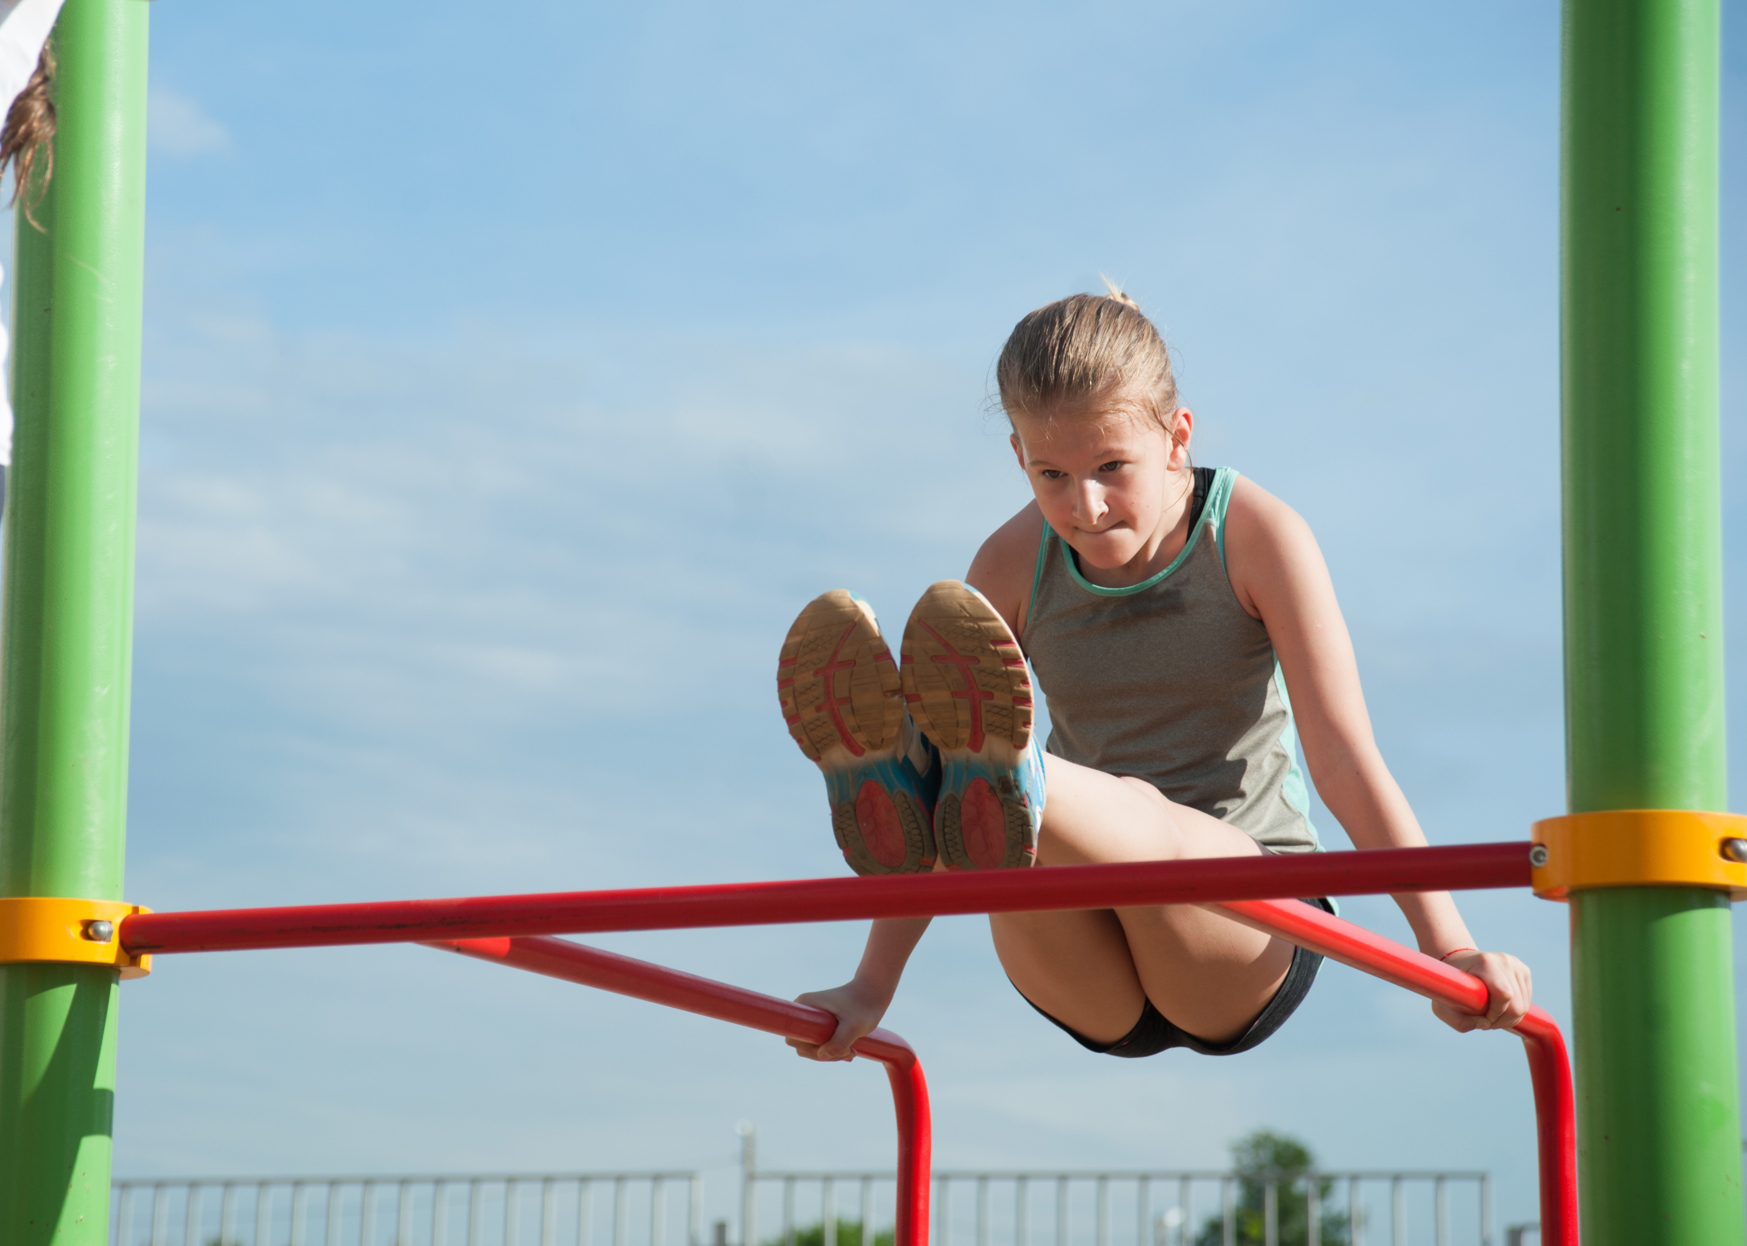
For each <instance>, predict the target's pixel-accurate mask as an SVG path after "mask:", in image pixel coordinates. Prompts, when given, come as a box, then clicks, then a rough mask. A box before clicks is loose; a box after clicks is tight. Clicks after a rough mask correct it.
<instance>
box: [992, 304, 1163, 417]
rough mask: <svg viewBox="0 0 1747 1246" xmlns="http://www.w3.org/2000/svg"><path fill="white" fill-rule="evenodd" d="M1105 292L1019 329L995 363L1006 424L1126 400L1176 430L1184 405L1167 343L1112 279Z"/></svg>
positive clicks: (1046, 309) (1045, 312)
mask: <svg viewBox="0 0 1747 1246" xmlns="http://www.w3.org/2000/svg"><path fill="white" fill-rule="evenodd" d="M1104 287H1105V289H1107V290H1108V291H1109V293H1108V294H1074V295H1070V296H1069V297H1067V298H1065V299H1058V300H1057V301H1055V302H1054V303H1048V304H1046V305H1044V306H1043V307H1040V308H1038V309H1037V310H1036V311H1034V312H1032V313H1031V314H1030V315H1028V316H1026V317H1025V319H1023V320H1021V321H1020V322H1019V323H1018V324H1017V325H1015V326H1014V328H1013V332H1012V334H1011V335H1010V336H1009V337H1008V338H1007V345H1006V346H1004V347H1002V348H1001V358H1000V361H999V362H997V363H996V364H995V384H996V386H997V388H998V389H999V390H1000V395H1001V407H1002V409H1003V410H1005V411H1006V412H1007V415H1008V418H1009V419H1011V418H1013V417H1014V416H1018V415H1027V416H1041V415H1047V414H1052V413H1054V412H1057V411H1061V410H1064V409H1067V410H1073V409H1076V408H1083V407H1085V406H1086V405H1088V404H1092V403H1101V402H1108V401H1122V402H1127V403H1134V404H1137V405H1139V406H1140V407H1141V409H1142V412H1143V413H1144V414H1146V415H1148V416H1150V417H1151V418H1152V419H1153V421H1154V422H1156V423H1157V424H1158V425H1159V427H1160V428H1162V429H1164V430H1165V432H1166V433H1172V432H1173V425H1174V423H1175V421H1174V420H1173V419H1172V418H1171V417H1172V416H1173V415H1174V414H1175V413H1176V410H1177V408H1178V406H1180V405H1181V404H1180V403H1179V402H1178V401H1177V379H1176V377H1175V376H1174V375H1172V372H1171V352H1170V351H1169V350H1168V349H1167V348H1166V346H1165V339H1164V338H1162V337H1160V336H1159V331H1158V330H1157V329H1156V328H1154V327H1153V322H1152V321H1150V320H1148V319H1147V318H1146V314H1145V313H1144V312H1142V311H1141V310H1140V304H1138V303H1136V302H1135V301H1134V300H1133V299H1132V298H1130V297H1129V296H1128V295H1126V294H1124V293H1123V292H1122V291H1121V290H1120V289H1119V288H1117V287H1116V286H1114V285H1112V284H1111V282H1110V280H1109V279H1108V278H1105V280H1104Z"/></svg>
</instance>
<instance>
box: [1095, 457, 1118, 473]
mask: <svg viewBox="0 0 1747 1246" xmlns="http://www.w3.org/2000/svg"><path fill="white" fill-rule="evenodd" d="M1122 467H1123V462H1122V460H1121V459H1111V460H1110V461H1109V462H1108V463H1101V464H1099V465H1098V470H1099V471H1101V472H1116V471H1121V470H1122Z"/></svg>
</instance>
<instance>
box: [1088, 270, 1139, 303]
mask: <svg viewBox="0 0 1747 1246" xmlns="http://www.w3.org/2000/svg"><path fill="white" fill-rule="evenodd" d="M1098 280H1099V281H1102V282H1103V283H1104V288H1105V289H1106V290H1108V291H1109V292H1110V293H1109V297H1110V298H1113V299H1115V300H1116V301H1117V302H1118V303H1121V304H1123V305H1124V306H1127V307H1132V308H1134V310H1135V311H1139V310H1140V304H1139V303H1137V302H1135V301H1134V299H1133V298H1131V297H1130V296H1129V295H1127V294H1124V293H1123V292H1122V287H1121V286H1119V285H1117V284H1116V283H1115V282H1114V281H1112V280H1110V278H1108V277H1106V276H1105V275H1104V274H1103V273H1099V274H1098Z"/></svg>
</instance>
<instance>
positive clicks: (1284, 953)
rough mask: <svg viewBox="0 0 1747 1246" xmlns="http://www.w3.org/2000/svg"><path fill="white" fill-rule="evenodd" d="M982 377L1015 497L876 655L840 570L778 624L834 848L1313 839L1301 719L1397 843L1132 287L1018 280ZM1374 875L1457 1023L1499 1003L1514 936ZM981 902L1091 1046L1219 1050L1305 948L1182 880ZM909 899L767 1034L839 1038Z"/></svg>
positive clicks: (1232, 476) (982, 861)
mask: <svg viewBox="0 0 1747 1246" xmlns="http://www.w3.org/2000/svg"><path fill="white" fill-rule="evenodd" d="M996 380H997V384H998V386H999V389H1000V397H1001V405H1002V407H1003V408H1004V409H1005V411H1006V413H1007V416H1008V418H1009V419H1010V421H1011V422H1012V426H1013V435H1012V445H1013V452H1014V454H1015V455H1016V456H1017V457H1018V460H1019V466H1020V467H1021V469H1023V470H1024V472H1025V476H1026V479H1027V481H1029V482H1030V485H1031V489H1032V492H1033V494H1034V495H1035V500H1034V501H1032V502H1031V503H1030V504H1029V505H1027V506H1026V507H1025V509H1024V510H1022V511H1020V512H1019V513H1018V514H1017V515H1015V516H1014V517H1013V518H1012V519H1010V520H1008V521H1007V522H1006V523H1005V524H1003V525H1002V526H1001V527H1000V528H999V529H997V530H996V532H995V534H994V535H993V536H991V537H990V538H989V539H988V540H987V541H986V542H984V544H983V547H982V549H981V550H979V551H978V553H977V556H976V558H975V559H974V560H973V561H972V563H971V567H970V571H969V573H968V574H967V575H966V577H965V579H966V581H967V582H966V583H964V584H960V583H958V582H956V581H950V580H949V581H943V582H941V583H939V584H936V585H934V586H933V587H932V588H930V589H929V590H928V592H927V593H925V594H924V595H923V597H922V600H921V601H920V602H918V603H917V605H916V608H915V610H914V611H913V612H912V613H911V615H910V619H909V622H908V623H907V624H906V626H905V628H904V636H903V646H902V657H903V662H902V669H901V670H900V669H899V668H897V667H895V666H894V664H893V662H892V657H891V652H890V650H889V648H888V646H887V645H886V643H885V641H884V640H883V639H882V638H881V635H880V631H879V626H878V624H877V622H876V621H875V618H874V615H873V612H872V611H871V610H870V609H869V608H868V607H867V606H866V605H865V604H864V603H862V602H861V601H859V600H857V599H856V598H854V597H852V596H850V595H849V594H848V593H845V592H842V591H841V590H839V591H835V592H831V593H826V594H825V595H824V596H822V597H820V598H818V599H816V600H815V601H813V602H812V603H811V604H809V605H808V606H807V608H806V609H805V610H803V611H802V612H801V614H800V617H799V618H797V619H796V620H795V624H794V626H793V627H792V628H791V629H790V631H789V635H788V638H787V640H786V642H785V643H784V645H783V651H782V658H781V662H780V665H779V668H778V675H777V680H778V690H779V693H780V695H781V699H782V705H783V712H784V716H785V717H786V718H787V720H788V723H789V730H790V733H791V734H792V735H793V736H794V738H795V740H796V741H797V742H798V743H799V744H800V745H801V748H802V750H803V751H804V752H805V753H806V754H807V756H808V757H810V758H812V759H813V760H814V761H815V762H817V763H818V764H819V766H820V768H821V769H822V770H823V771H824V773H825V777H826V784H827V788H828V791H829V794H830V799H831V807H832V826H833V829H834V831H835V833H836V836H837V842H838V845H839V847H840V848H842V850H843V853H844V856H845V857H846V858H847V859H848V861H849V862H850V864H851V865H852V866H854V867H855V868H856V869H857V870H858V871H859V872H861V873H891V872H900V871H906V872H907V871H918V870H925V869H929V868H931V867H932V868H942V867H943V868H947V869H991V868H997V869H998V868H1013V867H1019V866H1026V865H1033V864H1036V865H1044V866H1049V865H1063V864H1073V863H1089V862H1102V863H1110V862H1120V861H1158V860H1172V859H1181V858H1190V857H1231V856H1247V855H1253V854H1256V853H1263V852H1315V851H1318V850H1319V847H1320V846H1319V844H1318V842H1317V837H1316V832H1315V830H1314V829H1313V828H1312V827H1311V825H1310V819H1309V817H1308V808H1309V800H1308V794H1307V790H1306V788H1305V783H1304V777H1303V775H1302V774H1301V773H1300V771H1299V769H1298V763H1297V752H1298V749H1297V733H1298V731H1299V730H1302V733H1303V747H1304V758H1305V761H1306V762H1307V763H1308V765H1309V767H1310V774H1311V777H1312V778H1313V779H1314V780H1315V782H1316V788H1317V791H1318V792H1319V793H1320V794H1321V796H1322V797H1323V800H1324V802H1325V803H1326V804H1327V805H1328V808H1329V810H1330V811H1331V812H1332V813H1333V814H1334V816H1335V817H1336V818H1337V819H1339V820H1340V823H1341V825H1342V827H1344V828H1345V829H1346V831H1347V834H1348V835H1349V836H1350V837H1351V838H1352V841H1353V844H1354V845H1355V846H1356V847H1358V848H1405V847H1417V846H1421V845H1424V844H1425V842H1426V839H1425V836H1424V835H1423V834H1422V833H1421V831H1420V828H1419V824H1418V822H1416V821H1415V819H1414V816H1413V811H1412V810H1411V809H1409V808H1408V805H1407V800H1406V799H1405V797H1403V795H1402V793H1401V789H1400V788H1399V787H1397V786H1396V783H1395V780H1394V779H1393V778H1392V777H1391V776H1390V774H1389V771H1388V769H1387V768H1386V767H1385V766H1384V764H1383V759H1382V757H1381V756H1380V755H1379V754H1378V751H1377V746H1376V743H1375V741H1374V740H1373V739H1372V736H1371V725H1370V720H1369V718H1368V716H1367V714H1366V711H1365V702H1364V697H1363V695H1362V693H1361V692H1360V689H1359V674H1358V668H1357V665H1356V663H1355V661H1354V657H1353V649H1352V643H1351V641H1350V640H1349V638H1348V636H1347V630H1346V624H1345V623H1344V622H1343V620H1342V618H1341V613H1340V608H1339V607H1338V606H1337V605H1336V604H1335V595H1334V587H1333V585H1332V584H1331V583H1330V580H1329V574H1328V569H1327V567H1326V566H1325V565H1324V564H1323V560H1322V554H1321V551H1320V550H1319V549H1318V548H1317V545H1316V541H1315V539H1314V538H1313V537H1312V536H1311V534H1310V529H1309V528H1308V527H1307V526H1306V525H1305V523H1304V521H1303V520H1302V519H1300V518H1299V517H1298V516H1297V515H1296V514H1295V513H1294V512H1293V511H1292V510H1291V508H1289V507H1288V506H1286V505H1285V503H1283V502H1281V501H1279V500H1278V499H1276V498H1274V497H1272V496H1270V495H1269V494H1268V493H1266V492H1265V491H1264V490H1262V489H1261V488H1260V487H1259V486H1257V485H1255V484H1253V483H1251V482H1250V481H1248V480H1245V479H1243V478H1241V477H1239V476H1238V475H1237V473H1236V472H1234V471H1232V470H1231V469H1230V468H1220V469H1218V470H1212V469H1209V468H1198V467H1195V466H1193V464H1192V463H1191V461H1190V458H1189V444H1190V440H1191V437H1192V435H1193V433H1194V428H1195V418H1194V416H1193V414H1192V413H1191V412H1190V411H1189V409H1188V408H1187V407H1185V406H1183V405H1181V403H1180V402H1179V400H1178V395H1177V387H1176V382H1175V380H1174V379H1173V377H1172V374H1171V362H1170V355H1169V353H1168V352H1167V350H1166V348H1165V344H1164V342H1163V340H1162V339H1161V338H1160V337H1159V334H1158V331H1157V330H1156V329H1155V328H1154V327H1153V325H1152V323H1151V322H1150V321H1149V320H1148V319H1147V318H1146V317H1145V316H1144V315H1142V314H1141V311H1140V309H1139V307H1138V306H1137V305H1136V304H1135V302H1134V301H1133V300H1132V299H1130V298H1129V297H1128V296H1126V295H1124V294H1122V293H1121V292H1120V291H1118V290H1116V289H1114V288H1111V290H1110V294H1109V296H1108V297H1105V296H1100V295H1087V294H1080V295H1075V296H1073V297H1072V298H1067V299H1063V300H1061V301H1059V302H1056V303H1051V304H1049V305H1048V306H1046V307H1041V308H1039V309H1038V310H1037V311H1034V312H1032V313H1031V314H1030V315H1029V316H1026V317H1025V319H1023V320H1021V321H1020V322H1019V324H1018V326H1017V327H1016V328H1015V329H1014V330H1013V334H1012V336H1011V337H1010V338H1009V339H1008V340H1007V345H1006V347H1005V349H1003V350H1002V352H1001V359H1000V362H999V364H998V365H997V367H996ZM1027 657H1029V658H1030V660H1031V665H1032V668H1033V669H1035V671H1036V673H1037V678H1038V680H1039V682H1040V683H1041V684H1042V685H1043V687H1044V689H1045V690H1046V692H1047V694H1048V696H1049V710H1050V719H1051V722H1052V724H1053V729H1052V731H1051V732H1050V737H1049V742H1048V746H1047V751H1045V750H1040V749H1039V747H1038V742H1037V741H1036V740H1035V739H1034V738H1033V736H1032V732H1031V682H1030V678H1029V676H1028V674H1027V670H1026V658H1027ZM918 729H920V731H919V733H918ZM937 858H938V863H937ZM1395 899H1396V903H1398V904H1399V905H1400V906H1401V910H1402V912H1403V913H1404V914H1405V915H1406V917H1407V920H1408V922H1409V924H1410V925H1411V926H1412V927H1413V931H1414V934H1415V935H1416V936H1417V938H1418V940H1419V946H1420V950H1421V951H1423V952H1425V953H1426V954H1427V955H1430V956H1434V957H1437V958H1438V959H1440V960H1443V961H1446V962H1448V963H1449V964H1451V965H1454V966H1455V967H1457V968H1459V969H1463V970H1465V971H1467V972H1468V973H1471V974H1473V975H1475V976H1476V977H1478V978H1479V979H1480V980H1481V981H1482V982H1484V983H1485V984H1486V987H1487V991H1488V994H1489V998H1488V1002H1487V1007H1486V1011H1485V1012H1484V1014H1481V1015H1475V1016H1470V1015H1467V1014H1464V1013H1461V1012H1458V1011H1456V1010H1454V1009H1452V1008H1450V1007H1449V1006H1448V1005H1445V1004H1435V1005H1433V1011H1434V1012H1436V1013H1437V1014H1438V1015H1439V1016H1440V1017H1441V1018H1442V1019H1443V1020H1444V1021H1445V1022H1446V1023H1448V1024H1449V1025H1451V1026H1452V1027H1454V1028H1455V1029H1457V1030H1461V1031H1467V1030H1472V1029H1494V1028H1506V1027H1509V1026H1512V1025H1514V1024H1516V1022H1517V1021H1519V1020H1520V1019H1521V1018H1522V1016H1523V1014H1524V1012H1525V1011H1526V1010H1527V1009H1528V1007H1529V998H1530V988H1529V972H1528V969H1527V968H1526V967H1525V966H1524V965H1523V964H1522V963H1521V962H1520V961H1518V960H1517V959H1516V958H1515V957H1513V956H1508V955H1505V954H1503V953H1499V952H1482V951H1478V950H1476V948H1475V946H1474V941H1473V939H1472V938H1471V937H1470V936H1469V934H1468V930H1467V928H1466V927H1465V926H1464V925H1463V924H1462V919H1461V917H1460V916H1459V915H1458V914H1457V912H1456V906H1455V904H1454V903H1453V902H1452V901H1451V899H1450V897H1449V895H1448V894H1445V893H1413V894H1408V895H1401V896H1397V897H1395ZM1320 903H1322V904H1323V905H1324V907H1325V908H1327V907H1329V906H1328V904H1327V902H1326V901H1321V902H1320ZM1331 911H1332V910H1331ZM989 925H990V928H991V930H992V932H993V934H994V940H995V950H996V953H997V954H998V955H999V957H1000V960H1001V965H1002V967H1003V968H1004V969H1005V970H1006V971H1007V976H1008V977H1009V978H1010V979H1012V982H1013V985H1014V986H1015V987H1017V988H1018V990H1019V992H1020V994H1022V995H1023V996H1024V997H1025V998H1026V999H1027V1000H1028V1001H1030V1003H1031V1004H1032V1005H1033V1006H1034V1007H1035V1008H1036V1009H1037V1010H1038V1011H1039V1012H1041V1013H1043V1014H1044V1016H1046V1017H1048V1018H1049V1019H1050V1020H1051V1021H1053V1022H1054V1023H1055V1024H1056V1025H1058V1026H1060V1027H1061V1028H1062V1029H1063V1030H1065V1031H1067V1033H1068V1034H1070V1035H1071V1036H1072V1037H1073V1038H1074V1039H1075V1040H1077V1041H1078V1042H1079V1043H1081V1044H1082V1045H1083V1046H1085V1047H1087V1048H1089V1049H1090V1050H1092V1051H1095V1052H1103V1053H1107V1054H1110V1055H1116V1056H1149V1055H1153V1054H1155V1053H1157V1052H1159V1051H1163V1050H1165V1049H1166V1048H1168V1047H1188V1048H1190V1049H1192V1050H1194V1051H1198V1052H1202V1053H1204V1054H1207V1055H1230V1054H1233V1053H1236V1052H1239V1051H1246V1050H1248V1049H1249V1048H1251V1047H1254V1046H1255V1045H1256V1044H1258V1043H1260V1042H1261V1041H1262V1040H1263V1039H1265V1038H1267V1037H1268V1035H1270V1034H1272V1033H1273V1032H1274V1031H1275V1030H1276V1029H1278V1028H1279V1027H1280V1026H1281V1025H1282V1024H1283V1023H1284V1022H1285V1020H1286V1018H1287V1017H1289V1016H1290V1015H1291V1014H1292V1012H1293V1010H1294V1009H1295V1008H1297V1006H1298V1004H1299V1003H1300V1002H1301V1001H1302V1000H1303V998H1304V996H1305V993H1306V992H1307V991H1308V990H1309V989H1310V986H1311V983H1312V982H1313V981H1314V979H1315V977H1316V971H1317V967H1318V965H1319V964H1320V960H1321V958H1320V957H1318V956H1316V955H1314V954H1313V953H1309V952H1305V951H1303V950H1302V949H1299V948H1296V947H1294V946H1293V945H1292V944H1290V943H1286V942H1284V941H1282V940H1280V939H1276V938H1272V937H1271V936H1269V935H1267V934H1265V933H1262V932H1260V931H1256V930H1252V929H1250V928H1249V927H1247V926H1243V925H1240V924H1239V923H1237V922H1235V921H1233V920H1231V919H1230V918H1228V917H1226V916H1223V915H1222V914H1221V913H1220V912H1219V911H1218V910H1217V909H1212V908H1203V907H1198V906H1190V905H1165V906H1155V907H1148V908H1125V909H1103V910H1095V911H1089V912H1057V913H996V914H991V915H990V918H989ZM927 926H928V919H927V918H901V919H891V920H882V921H876V922H874V923H873V929H872V931H871V933H870V934H869V936H868V942H867V949H866V951H865V953H864V954H863V956H862V959H861V965H860V968H858V969H857V970H856V974H855V977H854V978H852V979H851V980H850V981H849V982H847V983H845V984H844V985H843V986H840V987H837V988H835V989H834V990H829V991H819V992H814V993H810V994H806V995H802V996H801V997H800V999H801V1001H802V1002H804V1003H809V1004H813V1005H816V1006H817V1007H820V1008H824V1009H826V1010H828V1011H829V1012H831V1013H833V1014H835V1015H836V1017H837V1018H838V1025H837V1032H836V1033H835V1034H834V1035H833V1036H832V1038H831V1039H830V1041H828V1042H826V1043H822V1044H819V1045H816V1046H815V1045H813V1044H810V1043H805V1042H801V1041H799V1040H796V1039H790V1040H789V1043H790V1045H791V1046H793V1047H795V1048H796V1049H797V1050H798V1051H799V1052H800V1054H801V1055H803V1056H806V1057H809V1058H812V1059H815V1060H847V1059H850V1058H852V1052H851V1050H850V1045H851V1044H852V1043H853V1042H855V1040H856V1039H858V1038H860V1037H861V1036H862V1035H864V1034H866V1033H867V1032H868V1031H870V1030H872V1029H873V1028H874V1027H875V1026H876V1025H878V1024H879V1021H880V1018H881V1016H882V1015H883V1014H884V1013H885V1010H886V1007H887V1005H888V1004H890V1002H891V999H892V995H893V992H894V991H895V990H896V989H897V985H898V978H899V975H900V974H902V972H903V969H904V964H905V962H906V960H907V959H908V958H909V956H910V953H911V951H912V950H913V949H914V948H915V946H916V943H917V940H919V939H920V938H921V937H922V932H923V931H924V930H925V929H926V928H927Z"/></svg>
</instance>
